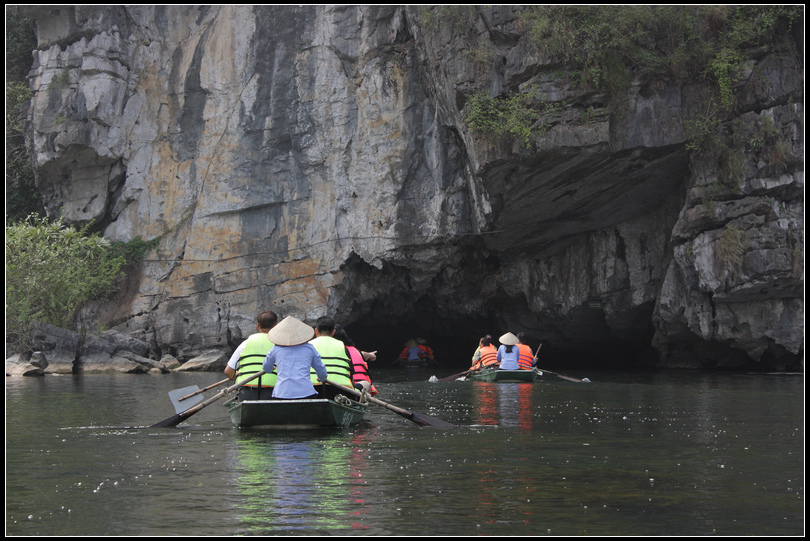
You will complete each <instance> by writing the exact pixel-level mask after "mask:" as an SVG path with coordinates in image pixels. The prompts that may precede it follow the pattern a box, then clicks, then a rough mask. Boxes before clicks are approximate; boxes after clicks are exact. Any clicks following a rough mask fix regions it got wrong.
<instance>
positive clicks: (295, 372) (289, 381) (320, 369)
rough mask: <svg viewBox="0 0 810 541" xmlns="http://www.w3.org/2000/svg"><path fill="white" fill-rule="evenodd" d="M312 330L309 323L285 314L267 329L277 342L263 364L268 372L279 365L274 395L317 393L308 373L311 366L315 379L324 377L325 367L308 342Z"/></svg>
mask: <svg viewBox="0 0 810 541" xmlns="http://www.w3.org/2000/svg"><path fill="white" fill-rule="evenodd" d="M313 334H314V332H313V331H312V327H310V326H309V325H306V324H305V323H304V322H302V321H300V320H298V319H296V318H294V317H287V318H285V319H284V321H282V322H281V323H280V324H278V325H277V326H276V327H274V328H273V329H272V330H271V331H270V332H269V333H268V337H269V339H270V340H271V341H274V342H275V343H276V345H275V347H273V349H271V350H270V351H269V352H268V353H267V356H266V357H265V359H264V364H263V366H262V368H263V369H264V370H265V371H266V372H270V371H271V370H273V369H274V368H275V367H276V366H277V367H278V381H277V383H276V386H275V388H274V389H273V398H276V399H300V398H314V397H317V396H318V394H317V392H316V390H315V388H314V387H313V385H312V382H311V380H310V377H309V373H310V370H313V371H314V372H315V373H316V374H317V376H316V377H317V378H318V381H325V380H326V378H327V371H326V366H324V364H323V362H322V361H321V358H320V355H319V354H318V352H317V350H316V349H315V348H314V347H313V346H312V344H311V343H309V342H308V340H309V339H310V338H311V337H312V335H313Z"/></svg>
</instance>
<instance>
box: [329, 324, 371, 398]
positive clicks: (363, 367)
mask: <svg viewBox="0 0 810 541" xmlns="http://www.w3.org/2000/svg"><path fill="white" fill-rule="evenodd" d="M335 338H337V339H338V340H340V341H341V342H343V343H344V344H345V346H346V349H347V350H348V351H349V356H350V358H351V360H352V367H353V368H354V374H353V375H352V381H353V383H354V388H355V389H357V390H359V391H366V392H367V393H368V394H370V395H371V396H374V395H376V394H377V388H376V387H374V384H373V383H372V382H371V375H370V374H369V372H368V364H366V355H365V354H366V353H367V352H365V351H363V352H361V351H360V350H358V349H357V348H356V347H355V345H354V341H353V340H352V339H351V338H349V335H348V334H347V333H346V329H344V328H343V327H341V326H340V325H336V326H335Z"/></svg>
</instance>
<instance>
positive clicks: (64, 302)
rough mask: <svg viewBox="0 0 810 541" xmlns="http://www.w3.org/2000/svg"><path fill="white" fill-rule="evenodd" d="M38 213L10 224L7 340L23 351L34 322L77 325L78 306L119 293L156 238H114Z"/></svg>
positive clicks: (7, 228)
mask: <svg viewBox="0 0 810 541" xmlns="http://www.w3.org/2000/svg"><path fill="white" fill-rule="evenodd" d="M91 225H92V224H88V225H87V226H85V227H84V228H83V229H81V230H77V229H76V228H74V227H72V226H65V225H64V224H63V223H62V221H61V220H56V221H49V220H48V219H47V218H41V217H39V216H37V215H32V216H29V217H28V219H27V220H24V221H21V222H18V223H16V224H14V225H11V226H6V343H7V344H8V345H10V346H12V347H13V348H15V349H18V350H24V349H26V348H27V347H28V345H29V343H30V324H31V323H32V322H34V321H38V322H41V323H49V324H51V325H56V326H58V327H63V328H73V327H74V319H75V316H76V311H77V310H78V309H79V308H80V307H81V306H82V305H83V304H85V303H87V302H89V301H98V300H103V299H105V298H108V297H109V296H110V295H111V294H112V293H114V292H115V290H116V287H117V284H118V280H119V279H120V278H121V277H122V276H123V275H124V268H125V266H126V265H129V264H132V263H135V262H137V261H140V260H141V259H142V258H143V255H144V253H146V251H148V250H149V249H151V248H152V247H154V245H155V243H156V242H157V241H150V242H144V241H142V240H141V239H135V240H133V241H130V242H128V243H110V242H109V241H108V240H106V239H104V238H102V237H101V236H100V235H99V234H98V233H93V234H88V228H89V227H90V226H91Z"/></svg>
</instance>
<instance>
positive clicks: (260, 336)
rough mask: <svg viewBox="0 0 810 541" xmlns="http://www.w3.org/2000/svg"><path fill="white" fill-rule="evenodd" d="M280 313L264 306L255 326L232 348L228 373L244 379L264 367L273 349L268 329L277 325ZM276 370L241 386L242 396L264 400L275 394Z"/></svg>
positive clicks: (242, 398)
mask: <svg viewBox="0 0 810 541" xmlns="http://www.w3.org/2000/svg"><path fill="white" fill-rule="evenodd" d="M277 321H278V316H277V315H276V314H275V312H271V311H269V310H265V311H263V312H261V313H259V315H258V316H257V317H256V330H257V331H258V332H256V333H254V334H252V335H250V336H249V337H248V338H247V339H246V340H245V341H244V342H242V343H241V344H240V345H239V347H237V348H236V350H235V351H234V352H233V355H231V358H230V359H229V360H228V363H227V365H226V366H225V375H226V376H227V377H228V378H230V379H234V380H235V381H236V383H241V382H242V381H245V380H246V379H248V378H249V377H250V376H252V375H253V374H256V373H257V372H259V371H260V370H261V369H262V364H263V362H264V357H265V356H266V355H267V353H268V352H269V351H270V350H271V349H273V342H271V341H270V339H269V338H267V333H268V332H269V331H270V330H271V329H272V328H273V327H274V326H275V325H276V323H277ZM276 381H277V373H276V372H275V371H274V372H273V373H270V374H264V375H262V376H260V377H259V378H258V379H253V380H251V381H249V382H248V383H246V384H245V385H243V386H242V388H241V389H239V398H240V399H241V400H261V399H262V398H270V397H271V396H272V392H273V387H274V386H275V385H276Z"/></svg>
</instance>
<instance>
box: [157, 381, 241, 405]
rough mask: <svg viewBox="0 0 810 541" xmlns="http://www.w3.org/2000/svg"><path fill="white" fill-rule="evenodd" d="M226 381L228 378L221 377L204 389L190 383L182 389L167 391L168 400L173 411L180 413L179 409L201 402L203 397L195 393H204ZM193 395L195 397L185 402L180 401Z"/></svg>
mask: <svg viewBox="0 0 810 541" xmlns="http://www.w3.org/2000/svg"><path fill="white" fill-rule="evenodd" d="M228 381H230V379H229V378H226V379H223V380H222V381H219V382H217V383H214V384H213V385H209V386H208V387H206V388H204V389H200V388H199V387H198V386H197V385H191V386H189V387H183V388H182V389H175V390H173V391H169V400H171V401H172V405H173V406H174V411H175V412H176V413H180V412H181V411H185V410H187V409H189V408H190V407H191V406H195V405H197V404H199V403H200V402H202V400H203V398H202V397H201V396H197V395H199V394H200V393H204V392H205V391H208V390H210V389H213V388H214V387H219V386H220V385H222V384H223V383H226V382H228ZM195 396H197V398H196V399H194V400H191V401H189V402H186V403H182V402H183V401H184V400H188V399H190V398H193V397H195Z"/></svg>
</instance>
